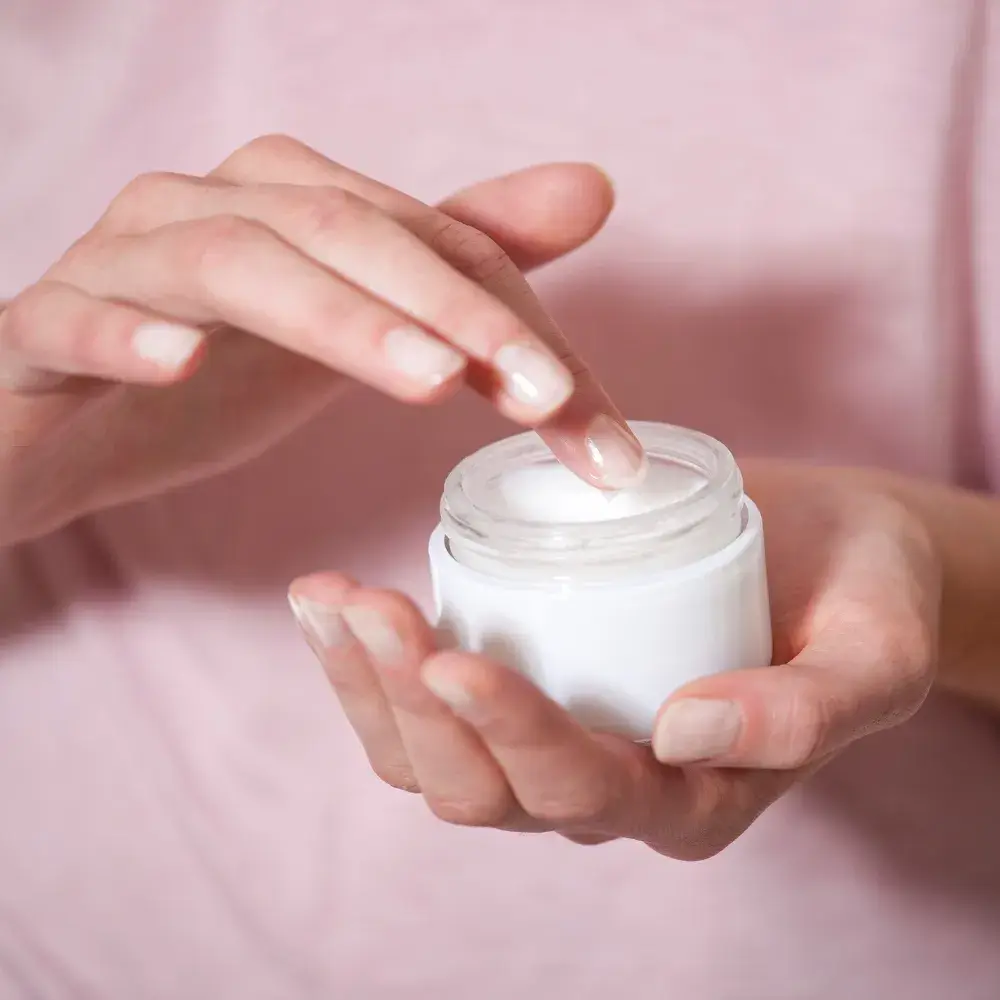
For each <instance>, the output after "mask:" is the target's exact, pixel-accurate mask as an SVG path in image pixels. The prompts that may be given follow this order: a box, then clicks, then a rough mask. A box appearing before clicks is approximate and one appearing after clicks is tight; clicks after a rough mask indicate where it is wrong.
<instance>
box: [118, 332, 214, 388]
mask: <svg viewBox="0 0 1000 1000" xmlns="http://www.w3.org/2000/svg"><path fill="white" fill-rule="evenodd" d="M130 346H131V349H132V353H133V355H134V356H135V357H136V358H138V359H139V360H140V361H142V362H145V363H146V365H148V366H149V370H150V372H151V374H152V375H153V377H154V378H155V379H156V380H157V381H161V380H162V381H170V382H175V381H179V380H181V379H184V378H186V377H188V376H189V375H190V374H192V373H193V372H194V370H195V369H196V368H197V366H198V364H199V363H200V361H201V358H202V356H203V355H204V351H205V333H204V332H203V331H202V330H199V329H197V328H196V327H192V326H186V325H184V324H180V323H167V322H160V321H147V322H144V323H140V324H139V325H138V326H137V327H136V328H135V329H134V330H133V332H132V337H131V345H130Z"/></svg>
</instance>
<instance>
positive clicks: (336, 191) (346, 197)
mask: <svg viewBox="0 0 1000 1000" xmlns="http://www.w3.org/2000/svg"><path fill="white" fill-rule="evenodd" d="M289 198H290V202H289V207H290V211H291V212H292V213H293V214H294V216H295V219H296V221H297V222H298V223H299V227H300V228H301V229H303V230H304V231H305V233H306V234H307V235H323V234H326V233H329V232H330V231H331V230H337V229H340V228H342V227H343V226H344V225H345V224H347V223H349V222H356V221H358V220H359V219H363V218H365V217H367V216H369V215H370V214H372V213H373V212H375V211H376V209H375V208H374V207H373V206H372V205H370V204H369V203H368V202H366V201H365V200H364V199H363V198H359V197H358V196H357V195H355V194H352V193H351V192H350V191H345V190H344V189H343V188H338V187H323V188H310V189H302V190H299V191H296V192H294V193H292V194H290V195H289Z"/></svg>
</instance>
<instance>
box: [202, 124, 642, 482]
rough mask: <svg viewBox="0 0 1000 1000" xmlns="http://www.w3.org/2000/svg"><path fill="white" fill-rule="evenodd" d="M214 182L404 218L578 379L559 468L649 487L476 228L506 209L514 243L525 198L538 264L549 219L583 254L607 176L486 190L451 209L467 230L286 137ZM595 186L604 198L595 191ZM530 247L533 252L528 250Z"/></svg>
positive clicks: (524, 175)
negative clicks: (294, 193) (350, 203)
mask: <svg viewBox="0 0 1000 1000" xmlns="http://www.w3.org/2000/svg"><path fill="white" fill-rule="evenodd" d="M213 176H216V177H218V178H220V179H224V180H225V181H227V182H232V183H239V184H247V183H261V182H268V181H272V182H273V181H280V182H284V183H291V184H302V185H333V186H337V187H341V188H343V189H345V190H348V191H352V192H353V193H355V194H357V195H359V196H360V197H362V198H364V199H365V200H367V201H370V202H371V203H372V204H374V205H376V206H378V207H379V208H380V209H381V210H382V211H384V212H386V213H388V214H390V215H392V216H393V217H394V218H396V219H398V220H399V221H400V222H402V223H403V225H405V226H407V228H409V229H410V230H411V232H413V233H414V234H415V235H416V236H418V237H419V238H420V239H421V240H423V241H424V242H425V243H426V244H427V245H428V246H430V247H431V249H433V250H434V251H435V252H436V253H437V254H439V255H440V256H441V257H443V258H444V259H445V260H446V261H448V262H449V263H450V264H452V265H453V266H455V267H457V268H458V269H459V270H461V271H462V272H463V273H464V274H466V275H468V276H469V277H471V278H473V279H474V280H475V281H477V282H478V283H479V284H481V285H482V286H483V287H484V288H485V289H487V291H489V292H490V293H491V294H492V295H494V296H496V298H497V299H499V300H500V301H501V302H504V303H506V304H507V305H508V306H510V307H511V308H512V309H513V310H514V311H515V312H516V313H517V314H518V315H519V316H520V317H521V318H522V319H523V320H524V321H525V322H526V323H527V324H528V325H529V326H530V327H531V328H532V329H533V330H534V331H535V332H536V333H537V334H538V335H539V336H540V337H541V338H542V340H543V341H544V342H545V343H546V344H547V345H548V346H549V349H550V350H551V351H552V353H553V354H554V355H555V356H556V357H558V358H559V359H561V361H562V363H563V365H564V366H565V368H566V369H567V370H568V371H570V372H571V373H572V374H573V376H574V379H575V381H576V384H577V391H576V393H575V394H574V395H573V397H572V398H571V400H570V403H569V405H567V406H564V407H563V408H562V409H560V410H558V411H557V412H556V413H555V416H554V417H553V418H552V419H551V420H549V421H547V422H546V423H544V424H543V425H542V426H541V427H540V428H539V433H540V434H541V436H542V437H543V439H544V440H545V442H546V443H547V444H548V445H549V447H550V448H551V449H552V450H553V452H554V453H555V454H556V456H557V457H558V458H559V459H560V461H562V462H563V463H564V464H565V465H566V466H567V467H568V468H570V469H572V471H574V472H575V473H576V474H577V475H579V476H580V477H581V478H583V479H585V480H586V481H587V482H590V483H591V484H593V485H595V486H598V487H602V488H606V489H621V488H625V487H628V486H631V485H634V484H635V483H636V482H638V481H639V480H641V479H642V477H643V475H644V474H645V458H644V455H643V451H642V447H641V446H640V445H639V443H638V441H637V440H636V438H635V436H634V435H633V434H632V432H631V430H630V429H629V428H628V425H627V424H626V423H625V421H624V419H623V417H622V415H621V413H620V412H619V411H618V409H617V408H616V407H615V406H614V404H613V403H612V402H611V400H610V398H609V397H608V395H607V393H606V392H605V391H604V389H603V388H602V387H601V385H600V383H599V382H598V380H597V379H596V378H595V377H594V375H593V374H592V373H591V372H590V370H589V368H588V367H587V365H586V364H585V363H584V362H583V361H582V360H581V359H580V358H579V357H578V356H577V355H576V354H575V352H574V351H573V350H572V348H571V347H570V345H569V342H568V341H567V339H566V337H565V336H564V335H563V333H562V331H561V330H560V329H559V327H558V325H557V324H556V323H555V322H554V321H553V320H552V318H551V317H550V316H549V315H548V314H547V313H546V311H545V310H544V308H543V307H542V305H541V303H540V302H539V301H538V299H537V297H536V296H535V294H534V292H533V291H532V290H531V287H530V286H529V285H528V283H527V282H526V281H525V280H524V277H523V275H522V274H521V273H520V271H519V270H518V267H517V262H516V261H515V260H514V259H512V258H511V257H510V256H508V254H507V253H506V252H505V251H506V249H507V246H506V243H505V242H504V240H501V241H499V242H497V241H496V240H494V239H492V238H491V237H490V235H487V232H488V229H487V231H480V230H479V229H478V228H474V225H473V223H474V221H475V220H477V219H479V220H481V221H482V222H483V223H484V225H485V226H486V227H489V228H492V229H494V230H495V229H496V228H497V225H498V223H497V220H498V218H499V216H500V214H501V211H503V210H507V211H508V212H509V214H508V219H509V221H508V222H507V224H506V229H505V230H504V232H503V233H502V234H501V235H503V237H504V239H509V238H510V237H511V235H512V233H513V232H523V230H522V227H521V224H520V220H521V216H520V215H519V214H515V212H514V206H516V205H519V204H521V201H520V199H521V196H523V198H524V201H523V204H524V205H525V206H526V209H525V211H526V213H527V218H528V220H529V224H528V226H527V229H528V231H529V232H530V233H534V234H535V235H534V237H533V238H534V242H535V249H534V254H535V256H536V259H537V257H538V256H539V255H540V254H543V253H546V252H548V253H549V254H551V251H552V250H553V249H554V247H553V244H554V243H557V242H558V240H554V239H553V237H552V235H551V232H552V228H553V227H552V226H551V220H555V221H556V223H557V226H556V227H555V228H556V229H558V228H559V225H560V224H561V225H563V226H565V227H566V232H567V235H565V236H563V237H562V243H563V244H568V246H569V247H572V246H573V245H579V243H580V242H582V241H583V240H585V239H586V238H589V236H590V235H592V233H593V232H594V231H596V229H598V228H600V225H601V224H602V223H603V217H602V216H601V212H604V213H605V215H606V210H609V209H610V205H607V209H606V208H605V206H606V203H607V202H610V200H611V194H610V191H609V190H608V187H609V186H608V184H607V179H606V178H605V177H604V176H603V175H602V174H600V172H599V171H596V170H594V169H593V168H590V167H586V166H582V167H581V166H580V165H568V166H565V165H560V164H552V165H548V166H545V167H538V168H531V169H529V170H525V171H520V172H518V173H516V174H511V175H509V176H508V177H506V178H500V179H497V180H492V181H487V182H486V183H485V184H484V185H481V186H478V185H477V186H476V187H473V188H469V189H467V190H466V191H464V192H461V193H460V194H459V195H457V196H456V197H455V199H452V200H449V202H447V203H446V205H447V206H448V207H449V209H450V210H451V211H452V212H455V213H456V215H458V216H460V217H461V221H459V219H456V218H453V217H452V215H451V214H449V213H446V212H442V211H437V210H435V209H432V208H430V207H429V206H427V205H425V204H423V203H422V202H420V201H418V200H417V199H415V198H411V197H410V196H408V195H405V194H402V193H401V192H399V191H396V190H394V189H393V188H391V187H389V186H388V185H385V184H381V183H379V182H378V181H374V180H372V179H371V178H368V177H365V176H363V175H361V174H358V173H356V172H355V171H352V170H348V169H347V168H346V167H344V166H342V165H340V164H337V163H334V162H332V161H330V160H328V159H327V158H326V157H324V156H322V155H321V154H319V153H317V152H316V151H315V150H312V149H310V148H309V147H307V146H305V145H303V144H302V143H299V142H297V141H296V140H293V139H289V138H286V137H283V136H266V137H263V138H261V139H257V140H255V141H254V142H252V143H250V144H248V145H247V146H245V147H244V148H243V149H241V150H239V151H238V152H237V153H235V154H233V156H231V157H230V158H229V159H228V160H227V161H226V162H225V163H224V164H222V165H221V166H220V167H219V168H218V169H217V170H216V171H214V172H213ZM567 182H568V183H567ZM595 187H596V188H598V189H599V190H598V191H596V192H595ZM546 189H548V190H547V194H546ZM554 192H560V193H561V197H562V198H563V199H564V201H563V205H564V207H563V208H561V209H559V208H558V207H557V208H556V210H554V211H553V212H552V213H551V216H550V222H549V223H548V224H546V223H544V222H542V221H540V220H541V219H542V218H543V214H542V211H541V210H540V206H541V205H542V203H543V202H544V201H545V199H546V197H548V199H549V200H550V202H555V201H556V199H555V197H554ZM579 195H583V197H582V199H579V200H582V203H583V211H582V212H580V210H579V206H578V205H577V206H576V207H574V202H575V201H577V200H578V198H577V196H579ZM595 206H597V211H596V212H595ZM571 218H576V220H577V221H576V228H574V226H573V224H571V223H568V222H567V221H566V220H567V219H571ZM525 242H526V243H527V244H528V247H525V246H523V243H525ZM531 243H532V237H531V236H529V237H528V238H527V240H524V241H522V242H519V243H518V246H517V254H516V255H515V256H521V257H524V256H526V255H525V254H524V253H522V251H524V250H528V253H527V256H528V258H529V262H530V256H531V253H532V252H531V250H530V246H531ZM469 375H470V382H471V384H472V385H473V388H475V389H476V390H477V391H478V392H479V393H480V394H481V395H483V396H485V397H486V398H487V399H490V400H492V401H493V402H494V403H497V401H498V398H499V395H500V393H501V392H502V389H503V382H502V381H500V380H498V379H497V378H496V377H495V373H494V372H493V371H492V370H491V369H490V368H489V367H481V368H475V367H474V368H472V369H470V373H469Z"/></svg>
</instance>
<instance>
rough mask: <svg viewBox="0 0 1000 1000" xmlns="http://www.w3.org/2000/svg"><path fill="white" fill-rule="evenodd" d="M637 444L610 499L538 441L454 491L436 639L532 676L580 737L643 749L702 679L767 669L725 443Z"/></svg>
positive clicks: (485, 452) (674, 437)
mask: <svg viewBox="0 0 1000 1000" xmlns="http://www.w3.org/2000/svg"><path fill="white" fill-rule="evenodd" d="M632 428H633V430H634V431H635V433H636V435H637V436H638V438H639V440H640V441H641V442H642V444H643V447H644V448H645V450H646V453H647V456H648V458H649V471H648V473H647V475H646V477H645V479H644V481H643V483H642V485H641V486H640V487H638V488H636V489H634V490H629V491H626V492H621V493H616V494H608V493H604V492H601V491H600V490H596V489H594V488H593V487H591V486H588V485H587V484H586V483H584V482H583V481H581V480H579V479H577V477H576V476H574V475H573V474H572V473H571V472H569V471H568V470H567V469H565V468H563V467H562V466H561V465H560V464H559V463H558V462H557V461H556V459H555V457H554V456H553V455H552V453H551V452H550V451H549V450H548V448H547V447H546V446H545V445H544V443H543V442H542V441H541V439H540V438H538V437H537V436H536V435H535V434H530V433H529V434H521V435H518V436H517V437H513V438H508V439H506V440H504V441H499V442H497V443H496V444H492V445H489V446H488V447H486V448H483V449H482V450H481V451H478V452H476V453H475V454H474V455H471V456H469V457H468V458H466V459H465V460H464V461H463V462H461V463H460V464H459V465H458V466H457V467H456V468H455V469H454V470H453V471H452V473H451V475H450V476H449V477H448V479H447V481H446V483H445V488H444V496H443V498H442V501H441V524H440V525H439V526H438V528H437V529H436V530H435V532H434V534H433V535H432V537H431V543H430V563H431V575H432V579H433V583H434V594H435V602H436V605H437V611H438V616H439V622H438V625H439V628H440V629H441V630H442V633H443V634H445V635H446V636H448V637H450V640H451V641H452V642H453V643H454V644H455V645H457V646H459V647H461V648H463V649H467V650H470V651H473V652H479V653H484V654H486V655H488V656H490V657H492V658H493V659H495V660H498V661H500V662H502V663H505V664H506V665H508V666H510V667H513V668H515V669H517V670H520V671H522V672H523V673H524V674H526V675H527V676H528V677H530V678H531V679H532V680H533V681H534V682H535V683H536V684H537V685H538V686H539V687H540V688H541V689H542V690H543V691H545V692H546V693H547V694H548V695H549V696H550V697H552V698H553V699H555V700H556V701H557V702H559V703H560V704H561V705H563V706H564V707H565V708H567V709H568V710H569V711H570V712H572V713H573V714H574V715H575V716H576V717H577V718H578V719H580V721H581V722H583V723H584V724H585V725H588V726H590V727H592V728H594V729H600V730H604V731H609V732H616V733H620V734H622V735H625V736H628V737H630V738H632V739H635V740H647V739H649V737H650V734H651V732H652V728H653V721H654V719H655V716H656V713H657V710H658V709H659V707H660V705H661V704H662V703H663V702H664V701H665V700H666V698H667V697H668V696H669V695H670V694H671V693H672V692H674V691H675V690H677V688H679V687H681V686H682V685H684V684H686V683H688V682H689V681H692V680H694V679H696V678H698V677H703V676H705V675H707V674H713V673H718V672H720V671H724V670H733V669H736V668H740V667H756V666H766V665H767V664H768V663H770V660H771V629H770V616H769V612H768V601H767V582H766V576H765V569H764V539H763V529H762V525H761V519H760V514H759V512H758V511H757V508H756V507H755V506H754V504H753V502H752V501H751V500H750V499H749V498H748V497H746V496H744V493H743V483H742V478H741V476H740V472H739V469H738V468H737V466H736V462H735V460H734V459H733V456H732V455H731V454H730V452H729V451H728V449H726V448H725V447H724V446H723V445H721V444H720V443H719V442H718V441H715V440H713V439H712V438H710V437H707V436H706V435H704V434H699V433H697V432H695V431H689V430H684V429H683V428H679V427H671V426H668V425H666V424H655V423H637V424H633V425H632Z"/></svg>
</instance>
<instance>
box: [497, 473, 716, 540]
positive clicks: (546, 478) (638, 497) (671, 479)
mask: <svg viewBox="0 0 1000 1000" xmlns="http://www.w3.org/2000/svg"><path fill="white" fill-rule="evenodd" d="M704 485H705V477H704V476H703V475H701V474H699V473H698V472H696V471H695V470H693V469H689V468H686V467H685V466H682V465H679V464H678V463H676V462H666V461H662V460H655V461H653V462H651V463H650V466H649V471H648V473H647V474H646V477H645V479H644V480H643V482H642V483H641V485H639V486H637V487H635V488H633V489H629V490H619V491H617V492H614V493H607V492H604V491H602V490H598V489H595V488H594V487H592V486H589V485H587V484H586V483H584V482H583V481H582V480H580V479H579V478H577V477H576V476H574V475H573V474H572V473H570V472H568V471H567V470H566V469H564V468H563V467H562V466H561V465H558V464H556V463H555V462H546V463H539V464H535V465H532V466H528V467H526V468H523V469H513V470H511V471H509V472H505V473H503V474H501V475H499V476H497V478H496V480H495V481H494V483H493V490H492V493H493V496H494V497H495V500H496V503H495V504H492V505H491V508H492V509H491V513H493V514H494V515H501V516H504V517H509V518H514V519H517V520H522V521H530V522H536V523H542V524H558V523H566V524H587V523H595V522H601V521H617V520H621V519H622V518H625V517H632V516H634V515H636V514H644V513H647V512H649V511H653V510H662V509H665V508H668V507H670V506H672V505H674V504H676V503H678V502H680V501H682V500H684V499H686V498H687V497H690V496H692V495H693V494H695V493H696V492H697V491H698V490H699V489H701V488H703V487H704Z"/></svg>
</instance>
